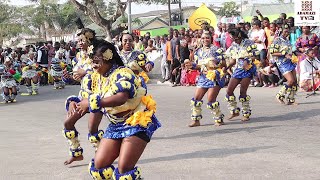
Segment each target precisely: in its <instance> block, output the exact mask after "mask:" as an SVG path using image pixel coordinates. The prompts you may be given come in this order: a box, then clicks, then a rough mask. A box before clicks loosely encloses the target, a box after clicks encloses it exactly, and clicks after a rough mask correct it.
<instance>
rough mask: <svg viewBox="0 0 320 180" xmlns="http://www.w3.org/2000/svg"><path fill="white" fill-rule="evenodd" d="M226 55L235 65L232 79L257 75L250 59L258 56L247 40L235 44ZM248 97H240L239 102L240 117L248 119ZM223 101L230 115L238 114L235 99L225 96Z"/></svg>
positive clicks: (249, 111) (253, 46)
mask: <svg viewBox="0 0 320 180" xmlns="http://www.w3.org/2000/svg"><path fill="white" fill-rule="evenodd" d="M226 55H227V56H228V57H229V58H230V59H234V60H236V65H235V68H234V70H233V74H232V78H236V79H244V78H253V77H254V76H255V75H256V73H257V68H256V65H255V64H254V62H253V60H252V59H255V58H254V57H256V56H258V55H259V51H258V50H257V46H256V45H255V43H254V42H253V41H251V40H249V39H244V40H242V41H241V43H240V44H237V43H235V42H233V43H232V45H231V46H230V47H229V49H228V50H227V51H226ZM250 99H251V97H250V96H249V95H246V96H243V97H242V96H240V97H239V101H240V102H241V103H242V110H241V111H242V115H243V117H244V118H247V119H248V118H249V117H250V115H251V107H250ZM225 100H226V101H227V102H228V107H229V110H230V113H231V114H239V113H240V108H239V107H238V106H237V101H236V97H235V96H234V95H233V94H232V95H226V97H225Z"/></svg>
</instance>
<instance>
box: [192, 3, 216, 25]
mask: <svg viewBox="0 0 320 180" xmlns="http://www.w3.org/2000/svg"><path fill="white" fill-rule="evenodd" d="M204 21H206V22H207V23H208V24H209V25H210V26H212V27H216V26H217V16H216V15H215V14H214V13H213V12H212V11H211V10H210V9H209V8H208V7H207V6H206V5H205V4H202V5H201V6H200V7H199V8H198V9H197V10H196V11H195V12H193V14H192V15H191V16H190V17H189V19H188V23H189V27H190V29H192V30H196V29H201V24H202V23H203V22H204Z"/></svg>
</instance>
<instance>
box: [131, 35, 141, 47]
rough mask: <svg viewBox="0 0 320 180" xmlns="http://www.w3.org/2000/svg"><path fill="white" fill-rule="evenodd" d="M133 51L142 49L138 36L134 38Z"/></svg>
mask: <svg viewBox="0 0 320 180" xmlns="http://www.w3.org/2000/svg"><path fill="white" fill-rule="evenodd" d="M133 46H134V50H137V51H139V50H141V49H142V42H141V41H140V39H139V36H134V42H133Z"/></svg>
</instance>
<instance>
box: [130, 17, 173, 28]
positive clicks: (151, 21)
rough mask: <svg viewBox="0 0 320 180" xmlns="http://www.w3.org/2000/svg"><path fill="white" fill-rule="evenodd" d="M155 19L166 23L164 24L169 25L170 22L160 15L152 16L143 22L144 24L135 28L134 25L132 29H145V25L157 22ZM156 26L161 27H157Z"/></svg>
mask: <svg viewBox="0 0 320 180" xmlns="http://www.w3.org/2000/svg"><path fill="white" fill-rule="evenodd" d="M155 21H160V22H161V23H163V24H164V26H169V23H167V22H166V21H165V20H163V19H161V18H159V17H156V18H152V19H151V20H149V21H146V22H142V26H140V27H137V28H135V27H134V26H133V27H132V29H143V28H144V27H146V26H148V25H149V24H151V23H153V22H155ZM155 28H159V27H155Z"/></svg>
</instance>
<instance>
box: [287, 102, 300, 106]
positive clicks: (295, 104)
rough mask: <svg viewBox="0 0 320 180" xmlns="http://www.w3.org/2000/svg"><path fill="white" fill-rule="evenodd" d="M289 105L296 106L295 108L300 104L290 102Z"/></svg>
mask: <svg viewBox="0 0 320 180" xmlns="http://www.w3.org/2000/svg"><path fill="white" fill-rule="evenodd" d="M287 105H295V106H297V105H299V103H296V102H294V103H292V102H288V103H287Z"/></svg>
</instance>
